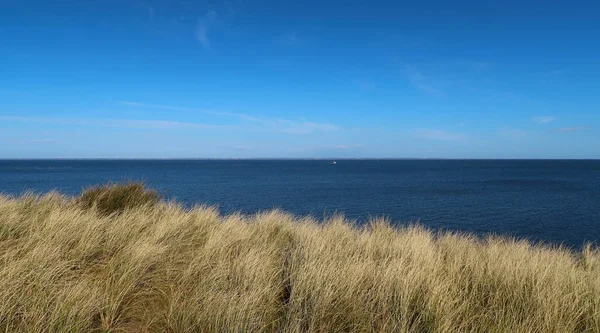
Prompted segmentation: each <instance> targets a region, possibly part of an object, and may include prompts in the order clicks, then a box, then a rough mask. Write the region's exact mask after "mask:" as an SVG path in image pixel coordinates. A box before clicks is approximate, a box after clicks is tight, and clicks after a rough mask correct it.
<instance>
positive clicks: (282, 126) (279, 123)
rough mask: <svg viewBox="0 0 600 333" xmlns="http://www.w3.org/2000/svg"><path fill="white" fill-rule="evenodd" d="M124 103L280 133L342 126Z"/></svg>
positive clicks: (318, 130)
mask: <svg viewBox="0 0 600 333" xmlns="http://www.w3.org/2000/svg"><path fill="white" fill-rule="evenodd" d="M120 103H121V104H124V105H129V106H134V107H142V108H159V109H167V110H176V111H189V112H200V113H205V114H210V115H215V116H224V117H234V118H238V119H240V120H244V121H246V122H250V123H253V124H255V125H258V126H259V128H258V129H260V130H268V131H272V132H280V133H288V134H310V133H313V132H324V131H338V130H340V129H341V127H339V126H337V125H332V124H327V123H315V122H311V121H306V120H301V121H296V120H289V119H280V118H265V117H256V116H252V115H248V114H245V113H235V112H220V111H212V110H204V109H195V108H187V107H180V106H170V105H156V104H146V103H138V102H120Z"/></svg>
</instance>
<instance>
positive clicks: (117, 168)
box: [0, 160, 600, 247]
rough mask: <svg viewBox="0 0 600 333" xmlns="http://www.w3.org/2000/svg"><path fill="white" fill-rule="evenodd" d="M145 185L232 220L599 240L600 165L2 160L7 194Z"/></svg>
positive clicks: (1, 184) (574, 242) (0, 187)
mask: <svg viewBox="0 0 600 333" xmlns="http://www.w3.org/2000/svg"><path fill="white" fill-rule="evenodd" d="M123 179H136V180H138V179H140V180H145V181H146V182H147V183H148V184H149V185H151V186H152V187H155V188H157V189H159V190H160V191H161V192H162V193H164V194H165V195H166V197H168V198H176V199H177V200H179V201H182V202H184V203H186V204H193V203H197V202H201V203H207V204H211V205H218V206H219V207H220V209H221V210H222V211H223V212H230V211H241V212H244V213H252V212H256V211H260V210H265V209H270V208H274V207H279V208H282V209H284V210H286V211H289V212H292V213H295V214H302V215H306V214H311V215H314V216H317V217H322V216H324V215H330V214H332V213H335V212H341V213H344V214H345V215H346V216H348V217H350V218H353V219H357V220H359V221H364V220H365V219H367V218H368V217H369V216H387V217H390V218H391V219H392V220H393V221H395V223H406V222H408V221H417V220H419V221H420V222H421V223H422V224H424V225H427V226H430V227H434V228H446V229H452V230H461V231H470V232H475V233H484V232H493V233H497V234H508V235H513V236H517V237H524V238H529V239H532V240H541V241H545V242H551V243H563V244H565V245H568V246H573V247H580V246H581V244H583V243H584V242H586V241H594V242H600V161H549V160H547V161H506V160H503V161H498V160H496V161H483V160H452V161H437V160H427V161H422V160H380V161H375V160H338V161H337V164H335V165H332V164H330V161H312V160H311V161H308V160H264V161H261V160H253V161H243V160H237V161H230V160H228V161H217V160H151V161H143V160H135V161H131V160H128V161H124V160H119V161H113V160H95V161H92V160H77V161H69V160H53V161H50V160H44V161H40V160H37V161H6V160H5V161H0V192H3V193H8V194H19V193H22V192H23V191H25V190H34V191H35V192H45V191H48V190H51V189H58V190H60V191H62V192H64V193H68V194H76V193H78V192H79V191H80V190H81V189H82V188H83V187H86V186H88V185H92V184H98V183H103V182H107V181H119V180H123Z"/></svg>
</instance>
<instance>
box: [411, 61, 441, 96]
mask: <svg viewBox="0 0 600 333" xmlns="http://www.w3.org/2000/svg"><path fill="white" fill-rule="evenodd" d="M402 65H403V68H404V76H405V77H406V79H407V80H408V82H410V84H412V85H413V86H415V87H416V88H417V89H419V90H421V91H423V92H425V93H427V94H429V95H432V96H436V97H444V96H446V94H445V93H444V92H443V91H441V90H439V89H437V88H435V87H434V86H433V85H432V84H431V82H429V79H428V78H427V77H426V76H425V75H423V73H421V72H420V71H419V70H418V69H417V68H416V67H415V66H412V65H409V64H405V63H402Z"/></svg>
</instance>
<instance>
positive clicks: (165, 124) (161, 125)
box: [0, 116, 235, 130]
mask: <svg viewBox="0 0 600 333" xmlns="http://www.w3.org/2000/svg"><path fill="white" fill-rule="evenodd" d="M0 120H4V121H18V122H25V123H41V124H58V125H73V126H100V127H123V128H136V129H165V130H166V129H182V128H196V129H233V128H235V126H224V125H210V124H201V123H191V122H180V121H169V120H138V119H135V120H133V119H93V118H58V117H20V116H0Z"/></svg>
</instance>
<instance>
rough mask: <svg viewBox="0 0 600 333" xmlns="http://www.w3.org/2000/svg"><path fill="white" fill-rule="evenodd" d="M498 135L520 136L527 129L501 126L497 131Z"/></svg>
mask: <svg viewBox="0 0 600 333" xmlns="http://www.w3.org/2000/svg"><path fill="white" fill-rule="evenodd" d="M499 133H500V135H502V136H504V137H507V138H513V139H515V138H522V137H524V136H526V135H527V131H525V130H522V129H514V128H502V129H500V131H499Z"/></svg>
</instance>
